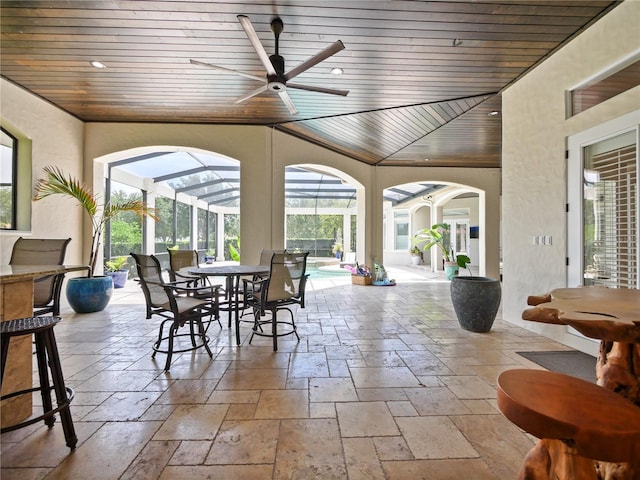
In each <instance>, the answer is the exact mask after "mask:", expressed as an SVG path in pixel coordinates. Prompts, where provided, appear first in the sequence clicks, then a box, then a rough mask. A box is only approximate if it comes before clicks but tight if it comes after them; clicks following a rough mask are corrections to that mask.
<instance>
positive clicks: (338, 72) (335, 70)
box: [331, 67, 344, 75]
mask: <svg viewBox="0 0 640 480" xmlns="http://www.w3.org/2000/svg"><path fill="white" fill-rule="evenodd" d="M343 73H344V70H342V69H341V68H339V67H333V68H332V69H331V74H332V75H342V74H343Z"/></svg>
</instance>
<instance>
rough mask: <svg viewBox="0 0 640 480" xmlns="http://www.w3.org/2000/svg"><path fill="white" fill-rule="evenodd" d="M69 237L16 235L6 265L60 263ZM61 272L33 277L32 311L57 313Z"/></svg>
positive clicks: (55, 314) (62, 261) (58, 311)
mask: <svg viewBox="0 0 640 480" xmlns="http://www.w3.org/2000/svg"><path fill="white" fill-rule="evenodd" d="M70 241H71V239H70V238H62V239H56V238H22V237H20V238H18V240H16V243H14V244H13V250H12V252H11V260H9V265H62V264H63V263H64V256H65V253H66V251H67V245H68V244H69V242H70ZM63 280H64V273H60V274H58V275H47V276H46V277H40V278H36V279H35V281H34V290H33V307H34V310H33V315H34V316H41V315H46V314H51V315H54V316H57V315H60V292H61V290H62V282H63Z"/></svg>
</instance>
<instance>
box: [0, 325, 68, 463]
mask: <svg viewBox="0 0 640 480" xmlns="http://www.w3.org/2000/svg"><path fill="white" fill-rule="evenodd" d="M61 320H62V319H61V318H60V317H52V316H46V317H33V318H19V319H16V320H7V321H4V322H0V339H1V344H2V364H1V367H0V368H1V372H0V387H1V386H2V381H3V380H4V371H5V367H6V365H7V354H8V353H9V341H10V340H11V338H12V337H19V336H22V335H31V334H33V335H34V337H35V345H36V358H37V362H38V375H39V377H40V386H39V387H34V388H29V389H25V390H19V391H17V392H11V393H8V394H6V395H3V396H2V397H1V398H0V400H4V399H7V398H12V397H17V396H19V395H26V394H31V393H32V392H37V391H39V392H40V394H41V395H42V407H43V411H44V413H43V414H42V415H40V416H38V417H35V418H30V419H28V420H25V421H23V422H20V423H17V424H15V425H12V426H10V427H5V428H2V429H1V430H0V433H5V432H11V431H13V430H17V429H18V428H22V427H26V426H28V425H32V424H34V423H36V422H39V421H40V420H44V423H45V424H46V425H47V426H48V427H49V428H51V427H53V424H54V422H55V416H54V415H55V414H56V413H58V412H60V419H61V421H62V429H63V431H64V437H65V440H66V442H67V446H68V447H69V448H71V449H72V450H73V449H74V448H75V447H76V443H77V442H78V437H77V436H76V432H75V429H74V428H73V420H72V418H71V411H70V409H69V404H70V403H71V400H73V396H74V393H73V390H72V389H71V388H68V387H65V385H64V377H63V375H62V367H61V365H60V357H59V355H58V347H57V345H56V337H55V335H54V333H53V327H54V326H55V325H56V324H57V323H58V322H60V321H61ZM49 369H51V380H52V383H53V385H51V384H50V383H49ZM51 390H53V391H55V394H56V401H57V404H58V406H57V408H53V405H52V403H51Z"/></svg>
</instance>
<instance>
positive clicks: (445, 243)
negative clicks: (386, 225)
mask: <svg viewBox="0 0 640 480" xmlns="http://www.w3.org/2000/svg"><path fill="white" fill-rule="evenodd" d="M449 239H450V235H449V225H448V224H446V223H436V224H435V225H432V226H431V228H424V229H422V230H420V231H418V232H417V233H416V234H415V235H414V236H413V238H412V239H411V244H412V245H413V247H414V248H416V247H419V246H421V247H422V250H423V251H424V252H426V251H428V250H429V249H430V248H431V247H437V248H439V249H440V252H442V258H443V259H444V271H445V275H446V276H447V279H448V280H451V279H452V278H453V277H454V276H456V275H457V274H458V270H459V269H460V268H467V266H468V265H469V263H470V262H471V259H470V258H469V257H468V256H467V255H462V254H461V255H455V254H454V253H453V250H452V249H451V244H450V242H449Z"/></svg>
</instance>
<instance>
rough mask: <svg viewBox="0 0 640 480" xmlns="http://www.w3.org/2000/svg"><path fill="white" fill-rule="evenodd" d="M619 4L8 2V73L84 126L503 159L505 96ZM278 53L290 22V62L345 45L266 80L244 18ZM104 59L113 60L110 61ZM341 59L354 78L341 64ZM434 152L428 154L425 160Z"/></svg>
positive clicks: (416, 156)
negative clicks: (146, 127)
mask: <svg viewBox="0 0 640 480" xmlns="http://www.w3.org/2000/svg"><path fill="white" fill-rule="evenodd" d="M615 5H616V2H613V1H591V0H554V1H540V0H520V1H508V0H502V1H501V0H484V1H420V2H417V1H368V0H352V1H340V0H308V1H307V0H288V1H279V0H269V1H267V0H262V1H253V2H242V1H236V2H230V1H229V2H225V1H216V0H207V1H199V2H192V1H157V0H149V1H129V0H95V1H89V0H84V1H75V2H74V1H71V2H70V1H66V0H65V1H33V0H32V1H28V2H25V1H8V0H3V1H2V10H1V11H0V17H1V43H0V55H1V64H0V68H1V74H2V76H3V77H5V78H6V79H8V80H9V81H11V82H13V83H15V84H17V85H20V86H21V87H23V88H25V89H27V90H29V91H31V92H33V93H34V94H36V95H38V96H40V97H42V98H44V99H46V100H48V101H49V102H51V103H53V104H55V105H57V106H59V107H60V108H62V109H64V110H65V111H67V112H69V113H71V114H73V115H75V116H76V117H78V118H80V119H82V120H83V121H86V122H179V123H207V124H259V125H271V126H274V127H275V128H278V129H280V130H283V131H285V132H289V133H291V134H293V135H296V136H299V137H302V138H305V139H308V140H310V141H312V142H315V143H318V144H321V145H325V146H327V147H328V148H331V149H333V150H335V151H338V152H341V153H344V154H346V155H348V156H350V157H352V158H355V159H357V160H360V161H362V162H365V163H367V164H370V165H410V166H416V165H419V166H462V167H500V164H501V162H500V145H501V121H502V119H501V115H500V114H499V113H498V114H496V115H490V113H491V112H500V107H501V102H500V92H501V90H502V89H504V88H505V87H506V86H508V85H509V84H511V83H512V82H513V81H514V80H516V79H517V78H518V77H520V76H521V75H523V74H524V73H525V72H526V71H527V70H528V69H530V68H531V67H532V66H534V65H536V64H537V63H538V62H540V61H541V60H542V59H544V58H545V57H547V56H548V55H549V54H550V53H551V52H553V51H554V50H555V49H557V48H558V47H559V46H560V45H562V44H564V43H565V42H567V41H568V40H569V39H571V38H572V37H573V36H575V35H576V34H578V33H580V32H581V31H582V30H583V29H584V28H585V27H586V26H588V25H590V24H591V23H592V22H593V21H595V20H596V19H597V18H599V17H600V16H602V15H603V14H604V13H606V12H607V11H608V10H609V9H611V8H614V7H615ZM239 14H242V15H246V16H248V17H249V19H250V20H251V22H252V24H253V26H254V28H255V30H256V32H257V35H258V37H259V39H260V41H261V42H262V43H263V45H264V47H265V49H266V51H267V53H268V54H272V53H274V49H275V42H274V36H273V33H272V32H271V28H270V22H271V20H272V19H273V18H274V17H275V16H279V17H280V18H281V19H282V21H283V22H284V31H283V33H282V34H281V36H280V45H279V47H280V48H279V53H280V55H282V56H283V57H284V58H285V59H286V71H289V70H290V69H291V68H293V67H295V66H296V65H298V64H300V63H302V62H303V61H304V60H306V59H308V58H309V57H311V56H312V55H314V54H316V53H317V52H318V51H320V50H322V49H324V48H325V47H327V46H328V45H330V44H332V43H333V42H335V41H336V40H341V41H342V42H343V43H344V45H345V47H346V48H345V49H344V50H342V51H340V52H338V53H337V54H335V55H334V56H332V57H330V58H328V59H326V60H325V61H323V62H322V63H320V64H318V65H316V66H314V67H312V68H311V69H309V70H307V71H306V72H304V73H302V74H301V75H299V76H298V77H296V80H295V81H296V83H302V84H306V85H311V86H316V87H327V88H333V89H344V90H349V94H348V96H346V97H342V96H334V95H328V94H324V93H318V92H310V91H303V90H293V89H291V88H289V89H288V92H289V95H290V97H291V98H292V100H293V102H294V103H295V105H296V107H297V110H298V113H297V114H295V115H292V114H291V113H290V112H289V110H288V109H287V108H286V106H285V105H284V104H283V102H282V101H281V100H280V98H279V97H278V95H277V94H275V93H274V92H271V91H267V92H265V93H263V94H261V95H258V96H255V97H253V98H251V99H249V100H246V101H244V102H242V103H239V104H236V103H235V101H236V100H237V99H239V98H242V97H243V96H246V95H248V94H249V93H250V92H251V91H253V90H254V89H256V88H257V87H259V86H260V82H258V81H256V80H254V79H250V78H246V77H242V76H239V75H234V74H229V73H224V72H221V71H219V70H213V69H210V68H207V67H202V66H199V65H193V64H191V63H190V59H194V60H197V61H201V62H206V63H211V64H215V65H220V66H223V67H226V68H230V69H233V70H238V71H242V72H247V73H250V74H251V75H255V76H260V77H263V76H264V75H265V70H264V67H263V65H262V63H261V62H260V60H259V58H258V56H257V54H256V52H255V50H254V49H253V48H252V46H251V43H250V42H249V40H248V38H247V35H246V34H245V32H244V30H243V29H242V28H241V26H240V23H239V22H238V18H237V15H239ZM93 60H98V61H100V62H102V63H104V64H105V65H106V67H107V68H104V69H96V68H94V67H92V66H91V65H90V63H89V62H90V61H93ZM334 67H340V68H342V69H343V70H344V74H343V75H341V76H335V75H332V74H331V73H330V70H331V69H332V68H334ZM425 159H429V160H428V161H425Z"/></svg>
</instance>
